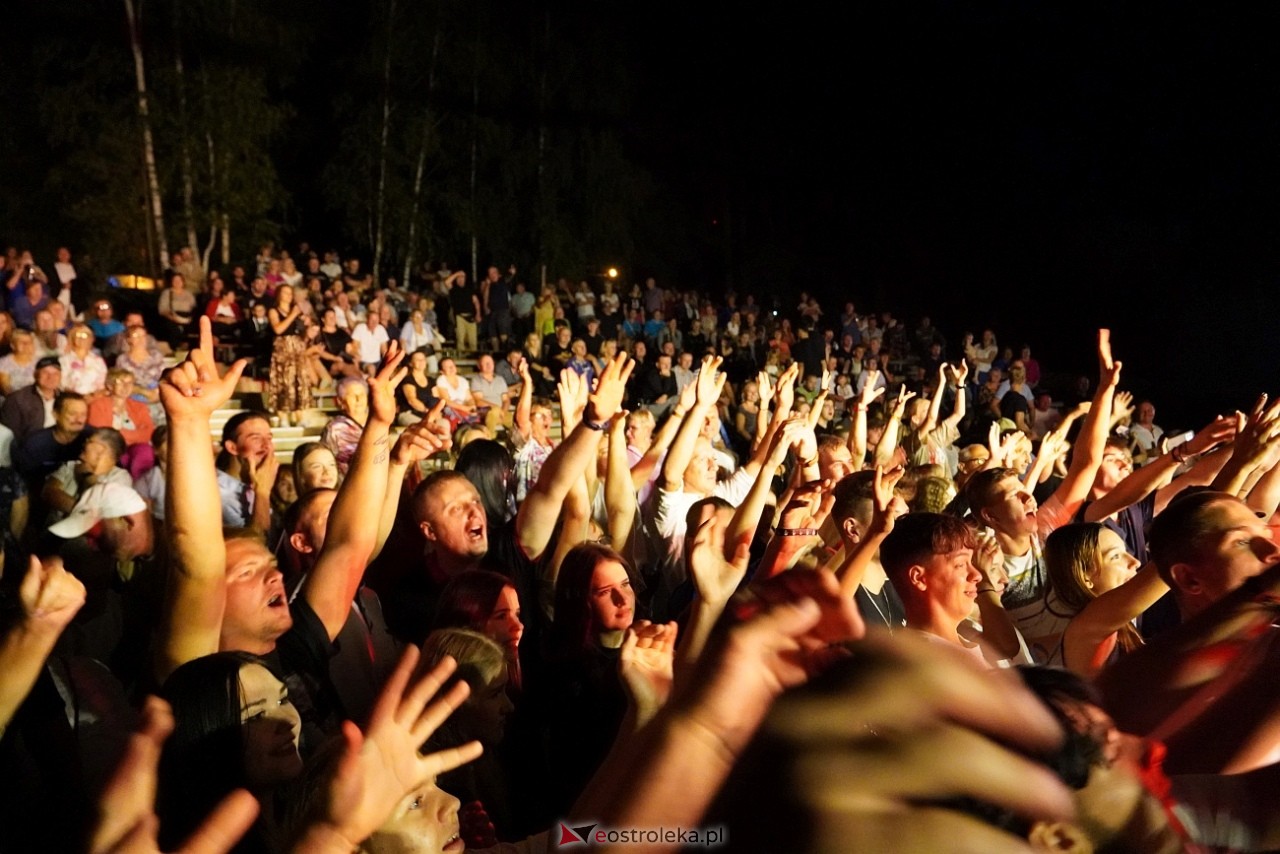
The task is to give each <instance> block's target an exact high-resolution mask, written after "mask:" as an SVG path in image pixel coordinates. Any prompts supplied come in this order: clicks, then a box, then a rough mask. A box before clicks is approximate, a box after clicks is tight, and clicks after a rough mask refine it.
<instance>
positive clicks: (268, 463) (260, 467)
mask: <svg viewBox="0 0 1280 854" xmlns="http://www.w3.org/2000/svg"><path fill="white" fill-rule="evenodd" d="M245 474H246V475H247V476H248V478H249V485H250V486H252V487H253V494H254V495H255V496H257V497H256V498H255V499H254V500H255V501H267V500H269V499H270V497H271V490H272V489H274V488H275V485H276V476H277V475H279V474H280V463H279V461H278V460H276V455H275V454H267V455H266V456H265V457H263V458H262V459H261V460H258V459H255V458H254V457H246V458H245Z"/></svg>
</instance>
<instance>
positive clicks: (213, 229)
mask: <svg viewBox="0 0 1280 854" xmlns="http://www.w3.org/2000/svg"><path fill="white" fill-rule="evenodd" d="M204 144H205V148H206V149H207V151H208V154H209V187H210V188H211V189H212V188H214V187H217V186H218V168H217V163H218V158H217V156H216V155H215V154H214V149H213V134H212V133H210V132H209V131H205V134H204ZM209 198H210V203H209V242H208V243H206V244H205V247H204V251H203V252H201V253H200V263H201V264H202V265H204V269H205V271H206V272H207V271H208V269H209V257H210V256H211V255H213V246H214V244H215V243H217V242H218V222H219V218H218V201H217V200H218V194H217V193H216V192H211V193H209ZM222 263H223V264H225V263H227V262H226V260H225V259H224V260H223V262H222Z"/></svg>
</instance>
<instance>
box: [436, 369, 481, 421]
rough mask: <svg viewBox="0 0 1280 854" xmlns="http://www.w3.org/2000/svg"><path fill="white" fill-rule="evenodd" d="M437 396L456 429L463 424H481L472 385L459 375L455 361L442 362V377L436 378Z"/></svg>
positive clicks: (446, 415)
mask: <svg viewBox="0 0 1280 854" xmlns="http://www.w3.org/2000/svg"><path fill="white" fill-rule="evenodd" d="M434 392H435V396H436V397H438V398H440V399H441V400H443V401H444V402H445V403H444V414H445V417H446V418H448V419H449V421H450V422H451V423H452V424H453V426H454V428H455V429H456V428H457V427H458V426H459V425H461V424H477V423H479V420H480V417H481V413H480V407H479V406H477V404H476V399H475V395H473V394H472V393H471V383H470V382H468V381H467V378H466V377H464V376H461V375H459V374H458V365H457V363H456V362H454V361H453V359H450V358H447V357H446V358H444V359H441V360H440V376H438V377H436V385H435V389H434Z"/></svg>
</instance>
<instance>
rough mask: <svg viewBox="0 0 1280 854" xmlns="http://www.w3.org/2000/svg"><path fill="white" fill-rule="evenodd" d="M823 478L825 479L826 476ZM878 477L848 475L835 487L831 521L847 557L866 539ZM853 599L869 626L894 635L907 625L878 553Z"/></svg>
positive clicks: (869, 562) (864, 473)
mask: <svg viewBox="0 0 1280 854" xmlns="http://www.w3.org/2000/svg"><path fill="white" fill-rule="evenodd" d="M823 438H825V437H823ZM840 447H841V448H843V449H844V452H845V454H848V453H849V449H848V448H847V447H845V445H844V443H843V442H841V443H840ZM821 448H822V442H821V440H819V456H820V457H821V453H822V449H821ZM819 468H821V459H819ZM823 476H824V478H825V477H826V475H825V474H824V475H823ZM875 476H876V473H875V472H874V471H860V472H854V473H853V474H848V475H845V476H844V477H843V478H841V479H840V480H839V481H838V482H837V483H836V485H835V489H834V494H835V504H834V505H833V506H832V508H831V518H832V519H834V520H835V522H836V525H837V526H839V529H840V540H841V542H842V543H843V546H844V551H845V554H846V555H849V554H852V553H853V551H854V549H856V548H857V547H858V546H859V545H860V544H862V543H863V542H864V541H865V540H866V538H867V533H868V529H869V528H870V526H871V520H872V515H873V514H874V512H875ZM853 598H854V602H855V604H857V606H858V613H859V614H861V615H862V621H863V622H864V623H866V624H867V625H868V626H874V627H876V628H880V627H884V628H886V629H888V630H889V631H890V632H893V631H897V630H899V629H901V628H902V627H903V626H905V625H906V624H907V622H906V616H907V615H906V611H905V609H904V607H903V604H902V598H901V597H900V596H898V593H897V591H896V590H895V589H894V586H893V585H892V584H890V583H889V576H888V575H887V574H886V573H885V570H884V566H883V565H882V564H881V563H880V556H879V554H878V553H877V554H875V555H872V556H871V557H870V559H869V560H867V561H866V563H865V566H864V567H863V569H862V575H861V577H860V578H859V580H858V587H857V590H856V592H855V593H854V596H853Z"/></svg>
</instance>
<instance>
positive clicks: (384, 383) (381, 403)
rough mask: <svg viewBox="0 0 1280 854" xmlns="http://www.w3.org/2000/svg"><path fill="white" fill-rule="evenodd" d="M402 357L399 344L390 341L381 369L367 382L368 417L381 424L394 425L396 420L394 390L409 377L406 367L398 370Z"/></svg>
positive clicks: (402, 351) (402, 353)
mask: <svg viewBox="0 0 1280 854" xmlns="http://www.w3.org/2000/svg"><path fill="white" fill-rule="evenodd" d="M404 355H405V354H404V350H401V349H400V342H399V341H392V342H391V345H390V346H389V347H388V348H387V355H386V357H385V358H384V359H383V360H382V367H381V368H379V369H378V373H376V374H374V375H373V377H372V378H371V379H370V380H369V417H370V418H374V419H376V420H378V421H380V422H381V423H383V424H394V423H395V420H396V388H397V387H398V386H399V385H400V383H402V382H404V378H405V377H406V376H408V375H409V369H408V368H407V367H406V368H400V363H401V362H402V361H404ZM397 368H399V370H397Z"/></svg>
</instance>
